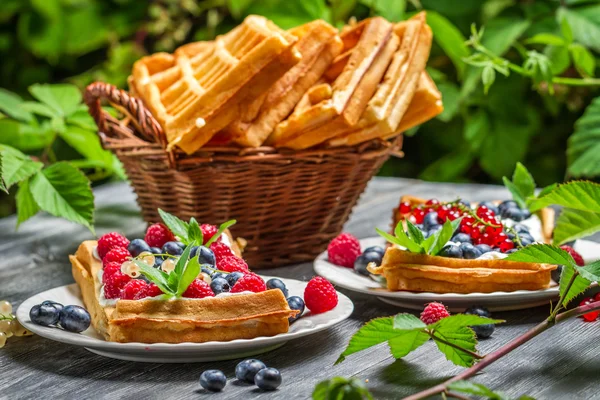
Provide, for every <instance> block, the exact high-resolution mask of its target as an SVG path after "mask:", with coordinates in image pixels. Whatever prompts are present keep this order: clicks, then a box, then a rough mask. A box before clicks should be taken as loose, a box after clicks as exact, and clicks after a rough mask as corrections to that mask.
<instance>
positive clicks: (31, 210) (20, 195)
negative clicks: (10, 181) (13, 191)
mask: <svg viewBox="0 0 600 400" xmlns="http://www.w3.org/2000/svg"><path fill="white" fill-rule="evenodd" d="M15 200H16V201H17V228H18V227H19V225H21V224H22V223H23V222H25V221H27V220H28V219H29V218H31V217H33V216H34V215H35V214H37V213H38V211H39V210H40V208H39V207H38V205H37V203H36V202H35V200H34V199H33V196H31V190H29V179H25V180H24V181H22V182H19V190H18V191H17V195H16V196H15Z"/></svg>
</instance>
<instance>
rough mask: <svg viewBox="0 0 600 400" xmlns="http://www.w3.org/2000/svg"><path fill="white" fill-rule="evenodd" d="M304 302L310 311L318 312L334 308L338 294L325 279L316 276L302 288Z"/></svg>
mask: <svg viewBox="0 0 600 400" xmlns="http://www.w3.org/2000/svg"><path fill="white" fill-rule="evenodd" d="M304 303H305V304H306V307H307V308H308V309H309V310H310V311H311V312H313V313H314V314H319V313H323V312H325V311H329V310H332V309H334V308H335V306H337V304H338V295H337V292H336V291H335V288H334V287H333V285H332V284H331V283H330V282H329V281H328V280H327V279H325V278H323V277H321V276H316V277H314V278H312V279H311V280H310V281H309V282H308V284H307V285H306V288H305V289H304Z"/></svg>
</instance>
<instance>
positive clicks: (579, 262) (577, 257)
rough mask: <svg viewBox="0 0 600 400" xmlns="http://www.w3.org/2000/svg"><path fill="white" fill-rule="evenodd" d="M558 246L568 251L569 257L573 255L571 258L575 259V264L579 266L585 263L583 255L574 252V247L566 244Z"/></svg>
mask: <svg viewBox="0 0 600 400" xmlns="http://www.w3.org/2000/svg"><path fill="white" fill-rule="evenodd" d="M560 248H561V249H563V250H564V251H566V252H567V253H569V254H570V255H571V257H573V260H575V264H577V265H579V266H583V265H585V262H584V261H583V257H581V254H579V253H578V252H576V251H575V249H574V248H572V247H571V246H567V245H566V244H565V245H562V246H560Z"/></svg>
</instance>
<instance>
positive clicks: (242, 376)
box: [235, 358, 267, 383]
mask: <svg viewBox="0 0 600 400" xmlns="http://www.w3.org/2000/svg"><path fill="white" fill-rule="evenodd" d="M265 368H267V366H266V365H265V363H263V362H262V361H260V360H256V359H254V358H249V359H247V360H244V361H241V362H239V363H238V365H236V366H235V377H236V378H238V379H239V380H241V381H244V382H248V383H254V377H255V376H256V374H257V373H258V371H260V370H261V369H265Z"/></svg>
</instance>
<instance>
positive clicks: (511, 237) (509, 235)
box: [506, 232, 516, 240]
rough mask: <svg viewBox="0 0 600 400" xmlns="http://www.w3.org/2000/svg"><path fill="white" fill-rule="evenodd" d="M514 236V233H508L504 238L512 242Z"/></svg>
mask: <svg viewBox="0 0 600 400" xmlns="http://www.w3.org/2000/svg"><path fill="white" fill-rule="evenodd" d="M515 236H516V235H515V234H514V233H512V232H508V233H507V234H506V237H508V238H509V239H510V240H513V239H514V238H515Z"/></svg>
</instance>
